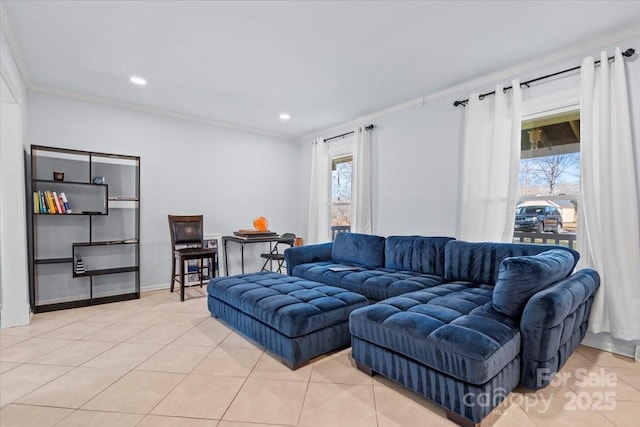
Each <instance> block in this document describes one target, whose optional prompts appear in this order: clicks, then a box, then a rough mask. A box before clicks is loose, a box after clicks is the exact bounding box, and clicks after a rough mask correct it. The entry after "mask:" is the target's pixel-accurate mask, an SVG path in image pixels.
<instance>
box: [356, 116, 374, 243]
mask: <svg viewBox="0 0 640 427" xmlns="http://www.w3.org/2000/svg"><path fill="white" fill-rule="evenodd" d="M352 193H353V194H352V203H351V231H352V232H354V233H365V234H371V228H372V227H371V210H372V209H371V132H370V131H367V130H365V127H364V126H358V127H357V128H356V129H355V130H354V133H353V180H352Z"/></svg>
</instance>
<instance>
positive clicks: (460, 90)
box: [298, 27, 640, 142]
mask: <svg viewBox="0 0 640 427" xmlns="http://www.w3.org/2000/svg"><path fill="white" fill-rule="evenodd" d="M634 37H640V27H638V28H636V27H630V28H627V29H625V30H622V31H618V32H615V33H612V34H608V35H607V36H604V37H600V38H598V39H592V40H589V41H586V42H584V43H580V44H578V45H574V46H572V47H570V48H566V49H562V50H559V51H555V52H553V53H552V54H549V55H545V56H542V57H539V58H537V59H535V60H532V61H527V62H524V63H520V64H517V65H514V66H512V67H509V68H506V69H504V70H500V71H497V72H494V73H490V74H485V75H482V76H479V77H476V78H474V79H471V80H467V81H465V82H462V83H459V84H457V85H454V86H450V87H448V88H445V89H442V90H439V91H436V92H432V93H430V94H427V95H425V96H421V97H418V98H414V99H412V100H410V101H406V102H403V103H401V104H397V105H394V106H392V107H389V108H385V109H383V110H380V111H376V112H373V113H370V114H367V115H365V116H361V117H358V118H356V119H353V120H349V121H347V122H343V123H340V124H338V125H335V126H331V127H328V128H324V129H321V130H319V131H314V132H311V133H308V134H306V135H303V136H302V137H300V138H299V139H298V142H304V141H312V140H315V139H316V138H320V137H325V136H327V135H331V134H333V133H341V132H344V131H345V130H347V129H351V128H353V127H355V126H357V125H359V124H362V123H364V122H369V121H371V120H375V119H376V118H380V117H384V116H387V115H389V114H393V113H397V112H399V111H403V110H406V109H409V108H421V107H422V106H423V105H424V104H425V103H426V102H427V101H432V100H435V99H439V98H443V97H451V108H452V109H453V108H457V107H454V106H453V101H454V99H453V98H454V97H456V96H461V94H465V93H467V94H468V93H469V91H472V90H476V91H477V90H478V88H479V87H483V86H488V85H495V84H496V82H500V81H506V80H510V77H513V76H514V75H517V74H523V73H529V72H531V71H532V70H536V69H539V68H542V67H545V66H550V65H552V64H554V63H557V62H560V61H564V60H567V59H571V58H573V57H579V56H580V55H593V54H594V52H593V51H594V50H596V49H602V48H605V47H607V46H609V45H612V44H614V43H617V42H621V41H624V40H628V39H631V38H634ZM627 47H635V48H636V49H638V47H636V46H621V48H623V49H624V48H627ZM596 53H599V52H596ZM596 56H597V55H596ZM576 65H580V64H579V63H578V64H576Z"/></svg>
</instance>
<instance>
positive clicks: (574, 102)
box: [514, 87, 583, 248]
mask: <svg viewBox="0 0 640 427" xmlns="http://www.w3.org/2000/svg"><path fill="white" fill-rule="evenodd" d="M571 111H578V112H579V111H580V88H579V87H577V88H573V89H569V90H565V91H560V92H556V93H553V94H549V95H544V96H539V97H535V98H532V99H528V100H525V101H523V103H522V115H521V118H520V123H523V122H526V121H529V120H534V119H539V118H542V117H547V116H553V115H557V114H562V113H567V112H571ZM578 152H580V151H578ZM522 160H523V158H522V156H520V159H519V162H520V161H522ZM518 164H519V163H518ZM582 173H583V171H582V165H580V175H581V176H582ZM516 199H517V204H520V203H523V202H529V201H540V202H543V201H555V200H563V201H564V200H576V201H577V203H578V205H580V203H582V195H581V194H580V191H579V190H578V194H562V195H546V196H545V195H541V196H524V197H520V196H516ZM550 207H552V206H550ZM552 208H553V210H555V211H557V212H558V214H559V215H560V217H562V214H561V213H560V210H559V209H557V208H556V207H555V206H553V207H552ZM581 226H582V225H581V223H580V221H578V222H576V232H575V236H578V235H579V234H580V233H579V231H578V229H579V228H580V227H581ZM559 235H562V233H559ZM517 236H518V234H517V232H516V231H515V229H514V241H515V240H516V239H517V238H518V237H517ZM532 243H533V242H532ZM544 243H545V242H544V241H543V242H542V244H544ZM569 246H571V243H570V244H569ZM573 247H574V248H575V240H574V241H573Z"/></svg>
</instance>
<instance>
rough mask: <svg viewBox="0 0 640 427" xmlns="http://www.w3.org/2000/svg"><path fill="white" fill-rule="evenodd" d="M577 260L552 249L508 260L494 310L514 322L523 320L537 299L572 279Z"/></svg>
mask: <svg viewBox="0 0 640 427" xmlns="http://www.w3.org/2000/svg"><path fill="white" fill-rule="evenodd" d="M574 264H575V262H574V258H573V256H572V254H570V253H569V252H568V251H566V250H562V249H552V250H550V251H546V252H542V253H541V254H538V255H533V256H519V257H511V258H506V259H505V260H504V261H502V264H501V265H500V272H499V273H498V280H497V282H496V286H495V288H494V290H493V298H492V299H493V308H494V309H495V310H496V311H499V312H500V313H503V314H506V315H507V316H509V317H511V318H513V319H519V318H520V316H522V312H523V311H524V307H525V305H527V302H528V301H529V298H531V297H532V296H533V295H535V294H536V293H537V292H538V291H541V290H543V289H545V288H547V287H549V286H550V285H552V284H554V283H556V282H558V281H560V280H562V279H564V278H566V277H568V276H569V275H570V274H571V272H572V271H573V267H574Z"/></svg>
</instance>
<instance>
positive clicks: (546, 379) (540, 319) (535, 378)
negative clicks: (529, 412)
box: [285, 233, 600, 425]
mask: <svg viewBox="0 0 640 427" xmlns="http://www.w3.org/2000/svg"><path fill="white" fill-rule="evenodd" d="M285 258H286V261H287V269H288V273H289V275H293V276H298V277H302V278H305V279H308V280H313V281H316V282H320V283H325V284H329V285H331V286H337V287H342V288H345V289H348V290H350V291H354V292H358V293H360V294H362V295H364V296H366V297H367V298H368V299H369V300H370V302H371V303H372V304H371V305H369V306H367V307H363V308H360V309H357V310H355V311H353V312H352V313H351V316H350V320H349V327H350V333H351V345H352V355H353V358H354V359H355V361H356V364H357V366H358V368H359V369H361V370H363V371H365V372H368V373H369V374H373V373H379V374H382V375H384V376H386V377H388V378H390V379H392V380H394V381H396V382H398V383H400V384H402V385H404V386H405V387H407V388H409V389H412V390H414V391H416V392H417V393H419V394H421V395H423V396H424V397H426V398H428V399H430V400H432V401H434V402H436V403H438V404H439V405H441V406H442V407H444V408H445V410H446V411H447V415H448V417H449V418H450V419H452V420H453V421H455V422H457V423H459V424H462V425H475V424H478V423H480V422H481V421H482V419H483V418H485V417H486V416H487V415H488V414H489V413H490V412H491V411H492V410H493V409H494V408H495V407H496V406H498V405H499V404H500V403H501V402H502V401H503V400H504V399H505V398H506V396H507V395H508V394H509V393H510V392H511V391H512V390H513V389H514V388H515V387H516V386H517V385H518V384H521V385H523V386H525V387H527V388H529V389H533V390H537V389H540V388H543V387H545V386H547V385H548V384H549V383H550V381H551V379H552V378H553V375H554V374H555V373H556V372H557V371H558V370H559V369H560V368H561V367H562V366H563V365H564V363H565V362H566V361H567V359H568V358H569V356H570V355H571V353H572V352H573V351H574V350H575V349H576V347H577V346H578V344H579V343H580V341H581V340H582V339H583V338H584V335H585V333H586V330H587V321H588V318H589V312H590V309H591V304H592V301H593V297H594V294H595V292H596V290H597V288H598V286H599V284H600V278H599V276H598V274H597V273H596V272H595V271H593V270H590V269H584V270H581V271H578V272H575V273H574V272H573V271H574V268H575V265H576V263H577V261H578V259H579V254H578V253H577V252H575V251H573V250H571V249H568V248H564V247H559V246H551V245H530V244H510V243H470V242H463V241H458V240H455V239H453V238H447V237H420V236H393V237H388V238H383V237H379V236H369V235H360V234H353V233H341V234H339V235H338V236H337V237H336V240H335V242H333V243H327V244H320V245H309V246H301V247H296V248H291V249H288V250H287V251H286V252H285Z"/></svg>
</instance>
